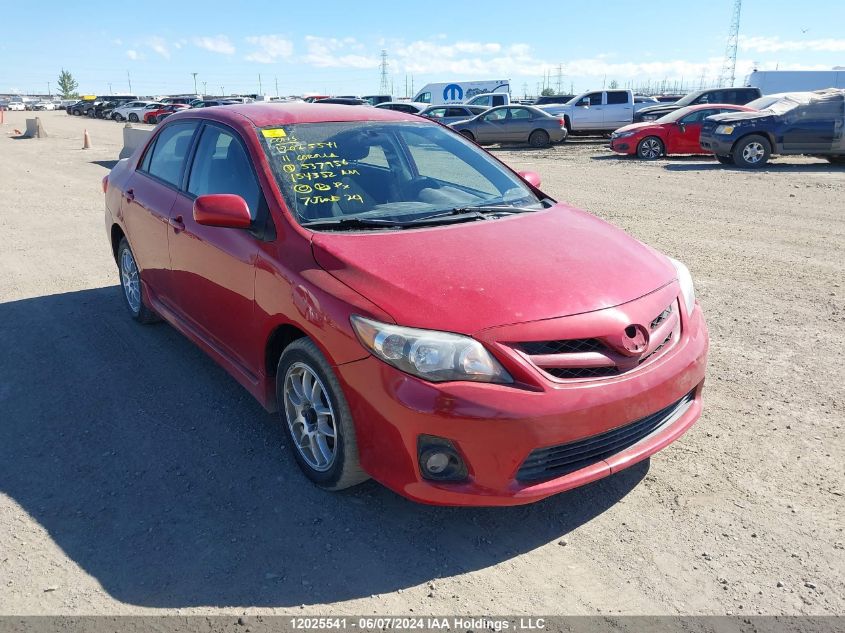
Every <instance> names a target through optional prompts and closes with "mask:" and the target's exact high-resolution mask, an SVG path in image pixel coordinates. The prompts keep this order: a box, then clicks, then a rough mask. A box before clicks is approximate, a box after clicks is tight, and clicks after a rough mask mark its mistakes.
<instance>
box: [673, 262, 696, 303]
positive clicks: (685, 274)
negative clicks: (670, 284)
mask: <svg viewBox="0 0 845 633" xmlns="http://www.w3.org/2000/svg"><path fill="white" fill-rule="evenodd" d="M669 261H670V262H672V265H673V266H674V267H675V271H676V272H677V273H678V284H680V286H681V294H682V295H683V296H684V305H685V306H686V309H687V315H690V314H692V311H693V309H694V308H695V288H694V287H693V285H692V275H690V273H689V269H688V268H687V267H686V266H684V265H683V264H682V263H681V262H679V261H678V260H677V259H672V258H671V257H670V258H669Z"/></svg>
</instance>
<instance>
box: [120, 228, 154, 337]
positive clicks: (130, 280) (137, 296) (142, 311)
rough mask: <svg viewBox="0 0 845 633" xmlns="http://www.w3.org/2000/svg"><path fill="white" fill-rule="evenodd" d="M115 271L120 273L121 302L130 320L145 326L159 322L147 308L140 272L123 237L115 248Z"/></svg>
mask: <svg viewBox="0 0 845 633" xmlns="http://www.w3.org/2000/svg"><path fill="white" fill-rule="evenodd" d="M117 270H118V272H119V273H120V288H121V294H122V295H123V301H124V303H125V304H126V309H127V310H129V314H130V315H131V316H132V318H133V319H135V320H136V321H137V322H138V323H143V324H145V325H146V324H148V323H155V322H156V321H159V320H160V319H159V318H158V315H157V314H156V313H155V312H153V311H152V310H151V309H150V308H149V307H147V303H146V300H145V298H144V286H143V284H141V271H140V270H139V269H138V264H136V263H135V255H133V253H132V249H131V248H129V242H127V241H126V238H125V237H124V238H123V239H121V240H120V244H119V245H118V247H117Z"/></svg>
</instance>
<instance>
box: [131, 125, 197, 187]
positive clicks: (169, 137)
mask: <svg viewBox="0 0 845 633" xmlns="http://www.w3.org/2000/svg"><path fill="white" fill-rule="evenodd" d="M196 128H197V124H196V123H195V122H193V121H185V122H184V123H183V122H179V123H174V124H173V125H168V126H167V127H165V128H164V129H163V130H162V131H161V133H159V135H158V136H157V137H156V141H155V145H154V146H153V147H152V149H151V150H148V154H149V160H147V159H146V158H145V160H144V166H143V167H142V168H143V169H145V171H147V172H148V173H149V174H150V175H151V176H155V177H156V178H158V179H160V180H163V181H164V182H167V183H170V184H171V185H176V186H179V183H180V181H181V179H182V169H183V168H184V166H185V159H186V158H187V156H188V149H190V147H191V139H192V138H193V136H194V132H195V131H196Z"/></svg>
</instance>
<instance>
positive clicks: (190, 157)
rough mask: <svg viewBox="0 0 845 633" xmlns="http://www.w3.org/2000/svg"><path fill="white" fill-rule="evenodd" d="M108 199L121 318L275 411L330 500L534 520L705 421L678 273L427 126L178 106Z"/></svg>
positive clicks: (283, 110)
mask: <svg viewBox="0 0 845 633" xmlns="http://www.w3.org/2000/svg"><path fill="white" fill-rule="evenodd" d="M103 186H104V189H105V191H106V229H107V232H108V236H109V240H110V244H111V248H112V251H113V253H114V257H115V260H116V261H117V265H118V268H119V271H120V279H121V290H122V293H123V296H124V298H125V301H126V305H127V307H128V309H129V312H130V314H131V315H132V316H133V317H134V318H135V319H136V320H137V321H139V322H141V323H148V322H151V321H154V320H156V319H157V318H159V317H160V318H163V319H164V320H166V321H168V322H169V323H170V324H171V325H172V326H173V327H175V328H176V329H177V330H179V331H180V332H182V333H183V334H184V335H185V336H187V337H188V338H190V339H191V340H192V341H194V342H195V343H196V344H197V345H199V346H200V347H201V348H202V349H203V350H205V351H206V352H207V353H208V354H209V355H210V356H211V357H212V358H214V359H215V360H216V361H217V362H218V363H220V364H221V365H222V366H223V367H225V368H226V369H227V370H228V371H229V372H230V373H231V375H232V376H233V377H234V378H235V379H236V380H238V381H239V382H240V383H241V384H242V385H243V386H244V387H245V388H246V389H247V390H248V391H250V392H251V393H252V394H253V395H254V396H255V397H256V398H257V399H258V400H259V401H260V402H261V404H262V405H264V406H265V407H266V408H267V409H268V410H270V411H273V410H278V411H279V414H280V421H281V424H283V426H284V428H285V430H286V433H287V435H288V436H289V439H290V443H291V447H292V450H293V453H294V455H295V456H296V459H297V461H298V463H299V465H300V466H301V468H302V470H303V472H304V473H305V474H306V475H307V476H308V477H309V478H310V479H311V480H312V481H314V482H315V483H317V484H318V485H320V486H322V487H324V488H328V489H340V488H345V487H348V486H351V485H353V484H356V483H358V482H361V481H363V480H365V479H366V478H368V477H373V478H375V479H376V480H378V481H380V482H381V483H383V484H384V485H385V486H387V487H389V488H391V489H393V490H395V491H396V492H398V493H400V494H403V495H405V496H407V497H409V498H411V499H414V500H417V501H423V502H427V503H436V504H449V505H461V504H466V505H508V504H520V503H527V502H530V501H536V500H538V499H542V498H543V497H546V496H548V495H552V494H555V493H559V492H561V491H564V490H567V489H570V488H573V487H575V486H580V485H582V484H585V483H587V482H590V481H593V480H595V479H599V478H601V477H605V476H607V475H609V474H611V473H613V472H616V471H618V470H620V469H622V468H625V467H627V466H630V465H632V464H634V463H636V462H638V461H640V460H642V459H645V458H646V457H648V456H649V455H651V454H652V453H655V452H656V451H658V450H660V449H661V448H663V447H664V446H666V445H667V444H669V443H670V442H672V441H673V440H675V439H676V438H678V437H679V436H680V435H681V434H682V433H683V432H684V431H686V430H687V429H688V428H689V427H690V425H692V423H693V422H695V420H696V419H697V418H698V417H699V415H700V414H701V392H702V387H703V384H704V370H705V363H706V356H707V347H708V337H707V329H706V326H705V324H704V319H703V317H702V314H701V309H700V308H699V307H698V304H697V303H696V300H695V296H694V291H693V283H692V279H691V277H690V274H689V272H688V271H687V269H686V268H685V267H684V265H683V264H681V263H680V262H678V261H676V260H673V259H670V258H669V257H666V256H665V255H661V254H660V253H658V252H657V251H655V250H654V249H652V248H650V247H648V246H646V245H645V244H642V243H641V242H639V241H637V240H635V239H634V238H632V237H629V236H628V235H626V234H625V233H623V232H622V231H621V230H619V229H617V228H615V227H613V226H611V225H609V224H607V223H605V222H603V221H602V220H599V219H598V218H596V217H594V216H592V215H590V214H588V213H585V212H583V211H579V210H577V209H573V208H571V207H569V206H567V205H565V204H561V203H558V202H556V201H554V200H552V199H551V198H550V197H549V196H548V195H546V194H545V193H543V192H542V191H541V190H540V189H539V187H540V182H539V178H538V177H537V175H536V174H532V173H519V174H518V173H515V172H513V171H511V170H510V169H509V168H508V167H507V166H506V165H504V164H503V163H501V162H499V161H498V160H497V159H496V158H494V157H492V156H491V155H490V154H488V153H487V152H485V151H484V150H482V149H480V148H479V147H478V146H476V145H475V144H473V143H472V142H470V141H468V140H466V139H464V138H463V137H462V136H460V135H459V134H456V133H454V132H452V131H451V130H449V129H447V128H445V127H443V126H442V125H439V124H437V123H434V122H429V121H425V120H422V119H420V118H419V117H415V116H412V115H406V114H402V113H398V112H393V111H389V110H382V109H377V108H350V107H348V106H342V105H311V104H291V105H278V104H250V105H233V106H227V107H226V108H209V109H202V110H189V111H185V112H179V113H175V114H173V115H172V116H170V117H168V119H167V120H166V121H165V122H164V123H162V124H161V125H160V126H159V127H158V128H157V129H156V130H155V132H154V134H153V136H152V138H151V140H150V141H149V142H148V143H147V144H146V145H145V146H143V147H141V148H139V149H138V151H136V152H135V153H134V154H133V155H132V157H130V158H128V159H125V160H121V161H120V162H119V163H118V164H117V166H116V167H115V168H114V169H113V170H112V172H111V173H110V174H109V176H107V177H106V179H104V181H103Z"/></svg>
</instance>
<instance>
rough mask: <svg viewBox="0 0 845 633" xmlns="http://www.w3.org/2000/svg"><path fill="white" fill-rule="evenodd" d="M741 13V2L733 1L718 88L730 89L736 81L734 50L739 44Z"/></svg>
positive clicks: (740, 0)
mask: <svg viewBox="0 0 845 633" xmlns="http://www.w3.org/2000/svg"><path fill="white" fill-rule="evenodd" d="M741 12H742V0H734V10H733V16H732V17H731V28H730V30H729V31H728V44H727V46H726V47H725V61H724V62H722V72H721V73H719V87H732V86H733V85H734V80H735V79H736V48H737V44H739V15H740V13H741Z"/></svg>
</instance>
